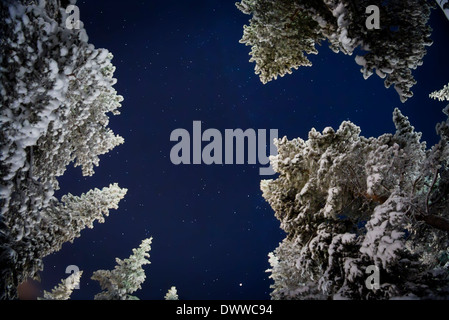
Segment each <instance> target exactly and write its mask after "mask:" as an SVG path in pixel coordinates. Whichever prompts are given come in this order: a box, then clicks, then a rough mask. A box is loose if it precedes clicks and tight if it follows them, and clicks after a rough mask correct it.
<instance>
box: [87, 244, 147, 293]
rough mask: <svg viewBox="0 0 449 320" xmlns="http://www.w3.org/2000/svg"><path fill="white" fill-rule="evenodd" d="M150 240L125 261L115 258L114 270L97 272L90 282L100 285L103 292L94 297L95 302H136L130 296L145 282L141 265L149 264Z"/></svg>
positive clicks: (134, 250)
mask: <svg viewBox="0 0 449 320" xmlns="http://www.w3.org/2000/svg"><path fill="white" fill-rule="evenodd" d="M151 241H152V238H148V239H145V240H143V241H142V243H141V244H140V246H139V248H137V249H133V254H132V255H131V256H130V257H129V258H128V259H125V260H121V259H119V258H116V259H115V260H116V262H117V265H116V266H115V268H114V270H97V271H95V272H94V274H93V275H92V280H96V281H98V282H99V283H100V286H101V289H102V290H103V292H101V293H99V294H97V295H95V300H138V298H137V297H135V296H132V295H131V293H134V292H135V291H137V290H138V289H140V288H141V284H142V283H143V282H144V281H145V271H144V270H143V267H142V266H143V265H146V264H150V261H149V260H148V259H147V258H148V257H149V256H150V255H149V253H148V252H149V251H150V250H151Z"/></svg>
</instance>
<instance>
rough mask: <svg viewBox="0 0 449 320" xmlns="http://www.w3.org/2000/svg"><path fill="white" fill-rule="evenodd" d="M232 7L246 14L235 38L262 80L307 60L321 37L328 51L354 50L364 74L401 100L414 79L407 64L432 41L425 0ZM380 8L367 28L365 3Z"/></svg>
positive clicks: (276, 1) (293, 0)
mask: <svg viewBox="0 0 449 320" xmlns="http://www.w3.org/2000/svg"><path fill="white" fill-rule="evenodd" d="M236 5H237V7H238V8H239V9H240V10H241V11H242V12H243V13H245V14H248V15H251V16H252V17H251V19H250V24H249V25H245V26H244V32H243V37H242V39H241V40H240V42H241V43H244V44H246V45H248V46H251V52H250V55H251V59H250V61H251V62H255V63H256V67H255V73H256V74H258V75H259V76H260V80H261V81H262V82H263V83H267V82H269V81H271V80H272V79H276V78H277V77H278V76H284V75H285V74H287V73H292V69H298V68H299V67H301V66H311V65H312V63H311V62H310V60H309V59H308V58H307V55H310V54H317V53H318V51H317V49H316V45H317V44H320V43H321V42H322V41H323V40H327V41H328V43H329V46H330V48H331V49H332V50H333V51H334V52H340V51H341V52H343V53H345V54H348V55H352V54H353V53H354V51H355V50H356V49H357V48H359V49H361V50H362V52H364V55H359V56H356V59H355V60H356V62H357V64H359V65H360V66H362V69H361V72H362V73H363V76H364V78H365V79H366V78H368V77H370V76H371V75H372V74H373V73H374V72H376V74H377V75H378V76H379V77H381V78H384V79H385V81H384V84H385V87H387V88H388V87H390V86H391V85H394V88H395V89H396V91H397V92H398V94H399V96H400V99H401V101H402V102H405V101H406V100H407V99H408V98H410V97H411V96H412V95H413V93H412V91H411V90H410V89H411V87H412V86H413V85H414V84H415V83H416V81H415V80H414V78H413V76H412V70H413V69H416V68H417V67H418V66H420V65H422V63H423V57H424V56H425V54H426V47H427V46H430V45H431V44H432V41H431V40H430V35H431V28H430V27H429V25H428V20H429V16H430V8H431V5H430V4H429V2H428V1H427V0H407V1H404V0H392V1H382V0H374V1H373V0H357V1H354V0H319V1H307V0H242V1H241V2H238V3H237V4H236ZM371 5H376V6H377V7H378V8H379V10H380V28H379V29H369V28H367V27H366V20H367V19H368V18H369V15H368V14H367V13H366V9H367V7H369V6H371Z"/></svg>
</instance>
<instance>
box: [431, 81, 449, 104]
mask: <svg viewBox="0 0 449 320" xmlns="http://www.w3.org/2000/svg"><path fill="white" fill-rule="evenodd" d="M429 97H430V98H432V99H435V100H439V101H444V100H446V101H449V83H448V84H447V85H445V86H444V87H443V89H440V90H437V91H434V92H432V93H431V94H430V95H429Z"/></svg>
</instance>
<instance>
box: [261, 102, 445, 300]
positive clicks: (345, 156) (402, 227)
mask: <svg viewBox="0 0 449 320" xmlns="http://www.w3.org/2000/svg"><path fill="white" fill-rule="evenodd" d="M444 112H445V114H446V115H448V116H449V106H448V107H446V108H445V109H444ZM393 121H394V123H395V126H396V133H395V134H384V135H382V136H380V137H378V138H373V137H372V138H365V137H363V136H361V135H360V128H359V127H357V126H356V125H355V124H353V123H351V122H349V121H345V122H343V123H342V124H341V126H340V128H339V129H338V130H337V131H335V130H334V129H332V128H330V127H328V128H326V129H324V131H323V132H322V133H319V132H317V131H316V130H315V129H312V130H311V131H310V132H309V136H308V140H306V141H304V140H302V139H300V138H297V139H293V140H290V141H289V140H287V138H286V137H284V138H282V139H278V140H277V141H276V145H277V148H278V155H277V156H272V157H271V164H272V166H273V169H274V170H275V171H276V172H278V173H279V177H278V178H277V179H275V180H263V181H262V182H261V189H262V192H263V197H264V198H265V199H266V200H267V201H268V202H269V204H270V205H271V207H272V208H273V210H274V211H275V215H276V217H277V218H278V219H279V220H280V222H281V228H282V229H283V230H284V231H285V232H286V233H287V236H286V238H285V239H284V240H283V241H282V242H281V243H280V244H279V246H278V248H276V249H275V250H274V252H272V253H270V254H269V257H270V259H269V262H270V265H271V268H270V269H269V270H268V271H269V272H270V273H271V275H270V277H271V278H272V279H273V280H274V284H273V285H272V289H273V291H272V293H271V296H272V298H273V299H342V298H343V299H394V298H431V299H433V298H435V299H436V298H441V297H444V298H448V297H449V250H448V245H449V240H448V239H449V238H448V235H449V118H448V120H447V121H446V122H442V123H440V124H438V125H437V132H438V134H439V135H440V137H441V140H440V141H439V142H438V143H437V144H436V145H434V146H433V147H432V148H430V149H427V148H426V144H425V143H424V142H421V134H420V133H418V132H416V131H415V129H414V127H413V126H412V125H411V124H410V122H409V121H408V118H407V117H405V116H404V115H403V114H402V113H401V112H400V111H399V110H398V109H395V111H394V113H393ZM372 265H374V266H377V267H378V268H379V270H380V288H379V289H369V288H368V287H367V286H366V285H365V281H366V279H367V277H368V276H369V274H366V271H367V268H368V267H369V266H372Z"/></svg>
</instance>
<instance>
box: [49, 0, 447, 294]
mask: <svg viewBox="0 0 449 320" xmlns="http://www.w3.org/2000/svg"><path fill="white" fill-rule="evenodd" d="M77 5H78V6H79V8H80V14H81V20H82V21H83V22H84V26H85V28H86V30H87V34H88V35H89V42H90V43H93V44H94V45H95V47H97V48H106V49H108V50H109V51H111V52H112V53H113V55H114V59H113V64H114V65H115V66H116V68H117V70H116V72H115V75H114V77H115V78H117V80H118V83H117V84H116V85H115V86H114V87H115V88H116V90H117V91H118V93H119V94H121V95H122V96H124V99H125V100H124V101H123V103H122V108H121V115H119V116H111V121H110V127H111V129H112V130H113V131H114V132H115V133H117V134H119V135H121V136H123V137H124V138H125V144H123V145H121V146H119V147H117V148H115V149H113V150H112V151H111V152H109V153H108V154H106V155H104V156H101V158H100V159H101V160H100V166H99V167H97V168H96V170H95V172H96V173H95V175H94V176H92V177H82V175H81V170H80V168H69V169H68V170H67V172H66V174H65V175H64V176H63V177H61V179H60V184H61V190H60V191H59V192H58V193H57V196H58V197H59V196H61V195H63V194H66V193H68V192H70V193H72V194H74V195H80V194H81V193H83V192H87V191H88V190H89V189H92V188H95V187H98V188H102V187H105V186H108V185H109V184H110V183H114V182H117V183H118V184H119V186H120V187H123V188H128V193H127V195H126V197H125V198H124V199H123V200H122V201H121V202H120V204H119V209H118V210H112V211H111V212H110V216H109V217H107V218H106V222H105V223H104V224H98V223H96V224H95V226H94V229H85V230H84V231H82V233H81V237H80V238H78V239H76V240H75V241H74V243H73V244H70V243H67V244H65V245H64V246H63V247H62V250H61V251H59V252H58V253H55V254H53V255H51V256H49V257H47V258H45V259H44V266H45V268H44V271H43V272H42V275H41V278H42V281H41V289H44V290H47V291H49V290H51V288H53V287H54V286H55V285H56V284H58V283H59V282H60V280H61V279H62V278H65V277H67V276H68V275H67V274H65V269H66V267H67V266H68V265H77V266H78V267H79V268H80V269H81V270H83V271H84V274H83V277H82V279H81V285H80V290H75V292H74V293H73V295H72V299H89V300H90V299H93V296H94V295H95V294H96V293H99V292H100V286H99V284H98V283H97V282H96V281H93V280H90V277H91V275H92V272H93V271H95V270H98V269H113V267H114V266H115V258H116V257H119V258H122V259H124V258H127V257H128V256H129V255H130V254H131V251H132V249H133V248H135V247H137V246H138V245H139V244H140V242H141V241H142V240H143V239H144V238H147V237H150V236H152V237H153V245H152V250H151V252H150V255H151V256H150V260H151V264H150V265H147V266H145V267H144V269H145V271H146V275H147V279H146V281H145V283H144V284H143V286H142V290H139V291H137V292H136V293H135V295H136V296H137V297H139V298H140V299H145V300H148V299H155V300H160V299H163V297H164V295H165V293H166V292H167V290H168V289H169V288H170V287H171V286H176V287H177V289H178V294H179V298H180V299H184V300H190V299H236V300H240V299H245V300H246V299H269V298H270V296H269V293H270V288H269V286H270V284H271V283H272V281H271V280H270V279H268V276H269V274H268V273H266V272H265V270H266V269H268V268H269V264H268V253H269V252H270V251H272V250H274V249H275V248H276V247H277V245H278V243H279V242H280V241H282V239H283V238H284V237H285V234H284V233H283V231H282V230H281V229H280V228H279V221H277V220H276V218H275V217H274V211H273V210H272V209H271V208H270V206H269V205H268V204H267V203H266V202H265V200H264V199H263V198H262V193H261V191H260V188H259V185H260V180H261V179H265V178H275V176H271V177H270V176H268V177H267V176H265V177H263V176H260V175H259V167H260V166H259V165H258V164H257V165H247V164H245V165H205V164H201V165H179V166H176V165H174V164H172V163H171V161H170V150H171V148H172V147H173V146H174V145H175V142H171V141H170V133H171V132H172V131H173V130H175V129H177V128H184V129H186V130H188V131H189V132H192V122H193V121H195V120H198V121H202V128H203V130H205V129H208V128H216V129H218V130H219V131H220V132H222V133H224V130H225V129H236V128H242V129H243V130H245V129H248V128H252V129H254V130H257V129H266V130H269V129H278V130H279V137H282V136H287V137H288V138H289V139H293V138H296V137H301V138H303V139H306V138H307V133H308V132H309V130H310V129H311V128H312V127H315V128H316V129H317V130H320V131H321V130H323V129H324V128H325V127H326V126H332V127H334V128H338V126H339V125H340V123H341V122H342V121H344V120H351V121H352V122H354V123H356V124H357V125H359V126H360V127H361V129H362V135H364V136H366V137H369V136H379V135H381V134H383V133H386V132H394V126H393V122H392V112H393V109H394V108H395V107H399V108H400V109H401V111H402V112H403V113H404V114H405V115H407V116H409V118H410V120H411V122H412V124H413V125H414V126H415V128H416V129H417V130H418V131H421V132H423V139H424V140H426V141H427V142H428V145H429V146H430V145H432V144H434V143H435V142H436V139H437V136H436V133H435V124H436V123H437V122H440V121H443V120H444V119H445V118H444V115H443V113H442V112H441V110H442V108H443V107H444V106H445V104H444V103H442V102H438V101H435V100H430V99H429V98H428V95H429V93H430V92H432V91H434V90H438V89H441V88H442V87H443V86H444V84H447V82H448V81H449V76H448V75H449V63H448V60H447V57H448V53H447V52H448V51H449V47H448V36H447V34H448V31H449V21H448V20H447V19H446V17H445V16H444V15H443V13H442V12H441V10H440V9H438V10H434V11H433V13H432V18H431V26H432V27H433V29H434V32H433V36H432V38H433V40H434V44H433V46H431V47H430V48H429V49H428V54H427V55H426V57H425V59H424V64H423V66H421V67H420V68H418V69H417V70H414V72H413V74H414V76H415V79H416V80H417V81H418V84H417V85H415V87H414V88H413V91H414V93H415V96H414V97H413V98H411V99H409V101H407V102H406V103H404V104H403V103H401V102H400V100H399V96H398V94H397V93H396V91H395V90H394V89H393V88H390V89H386V88H384V85H383V79H380V78H379V77H377V76H376V75H373V76H372V77H371V78H369V79H368V80H364V79H363V77H362V74H361V73H360V71H359V69H360V67H359V66H358V65H357V64H356V63H355V61H354V57H355V56H345V55H344V54H342V53H340V54H335V53H333V52H332V51H331V50H330V49H329V48H328V46H327V44H326V43H323V44H322V46H321V47H318V50H319V54H318V55H316V56H315V55H312V56H311V57H310V59H311V61H312V62H313V66H312V67H307V68H305V67H303V68H301V69H299V70H297V71H295V72H294V73H293V74H292V75H287V76H285V77H283V78H279V79H278V80H276V81H274V82H270V83H268V84H266V85H263V84H262V83H261V82H260V80H259V78H258V76H257V75H255V74H254V63H250V62H249V61H248V60H249V58H250V56H249V55H248V53H249V51H250V48H249V47H246V46H245V45H243V44H240V43H239V40H240V38H241V37H242V33H243V25H244V24H248V20H249V18H250V17H249V16H247V15H244V14H243V13H241V12H240V11H239V10H238V9H237V8H236V7H235V0H232V1H230V0H227V1H224V0H220V1H219V0H207V1H206V0H204V1H166V0H164V1H155V0H151V1H134V0H128V1H122V0H121V1H116V0H108V1H102V0H96V1H78V3H77Z"/></svg>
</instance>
